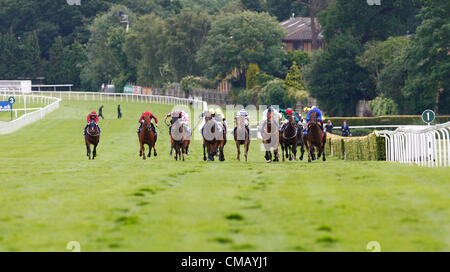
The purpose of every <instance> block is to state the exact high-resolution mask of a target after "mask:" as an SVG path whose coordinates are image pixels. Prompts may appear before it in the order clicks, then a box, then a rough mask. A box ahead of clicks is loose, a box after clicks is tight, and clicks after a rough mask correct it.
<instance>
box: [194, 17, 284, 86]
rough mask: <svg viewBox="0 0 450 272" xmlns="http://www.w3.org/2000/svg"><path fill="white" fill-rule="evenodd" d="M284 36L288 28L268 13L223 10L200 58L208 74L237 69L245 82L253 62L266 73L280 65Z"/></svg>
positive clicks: (221, 75) (216, 75)
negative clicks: (223, 12) (285, 28)
mask: <svg viewBox="0 0 450 272" xmlns="http://www.w3.org/2000/svg"><path fill="white" fill-rule="evenodd" d="M284 36H285V30H284V29H283V28H282V27H281V26H280V25H279V23H278V22H277V21H276V20H275V19H274V18H273V17H271V16H269V15H268V14H267V13H255V12H251V11H244V12H241V13H237V14H223V15H220V16H218V18H217V20H216V21H214V22H213V24H212V28H211V31H210V32H209V34H208V37H207V40H206V43H205V44H204V45H203V46H202V48H201V49H200V51H199V52H198V60H199V61H200V63H202V64H204V66H205V67H207V69H206V71H205V73H206V75H207V76H208V77H210V78H218V79H222V78H225V77H226V76H227V75H229V74H232V73H233V71H235V72H236V73H237V78H239V81H240V82H242V86H244V84H245V74H246V71H247V69H248V66H249V64H250V63H254V64H258V66H259V67H260V69H261V71H263V72H267V73H272V72H274V71H277V70H278V69H279V68H280V66H281V61H282V60H283V57H284V54H285V53H284V51H283V49H282V42H281V40H282V38H283V37H284Z"/></svg>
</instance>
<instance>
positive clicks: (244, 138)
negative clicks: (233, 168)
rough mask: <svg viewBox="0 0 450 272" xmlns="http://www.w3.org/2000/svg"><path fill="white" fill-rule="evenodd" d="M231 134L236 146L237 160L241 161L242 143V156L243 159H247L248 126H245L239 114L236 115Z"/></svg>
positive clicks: (248, 143)
mask: <svg viewBox="0 0 450 272" xmlns="http://www.w3.org/2000/svg"><path fill="white" fill-rule="evenodd" d="M233 135H234V141H235V142H236V148H237V160H238V161H241V145H244V156H245V161H247V156H248V148H249V146H250V135H249V131H248V128H247V127H246V126H245V122H244V118H243V117H241V116H239V117H236V127H235V128H234V131H233Z"/></svg>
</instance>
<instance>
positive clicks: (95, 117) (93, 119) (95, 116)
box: [84, 111, 101, 136]
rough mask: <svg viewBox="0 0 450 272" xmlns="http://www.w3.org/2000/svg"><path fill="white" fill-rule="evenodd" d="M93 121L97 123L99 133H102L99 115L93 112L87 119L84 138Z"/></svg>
mask: <svg viewBox="0 0 450 272" xmlns="http://www.w3.org/2000/svg"><path fill="white" fill-rule="evenodd" d="M91 121H94V122H95V125H96V126H97V127H98V133H101V130H100V127H99V126H98V115H97V112H95V111H92V112H91V113H89V114H88V116H87V118H86V122H87V124H86V126H85V127H84V136H86V130H87V128H88V126H89V124H90V123H91Z"/></svg>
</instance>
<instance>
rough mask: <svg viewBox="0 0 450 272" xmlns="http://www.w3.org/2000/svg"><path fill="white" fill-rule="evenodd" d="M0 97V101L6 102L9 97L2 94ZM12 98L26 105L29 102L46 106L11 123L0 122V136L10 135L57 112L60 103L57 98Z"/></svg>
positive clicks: (32, 96)
mask: <svg viewBox="0 0 450 272" xmlns="http://www.w3.org/2000/svg"><path fill="white" fill-rule="evenodd" d="M0 97H1V98H2V100H6V99H8V97H9V95H6V94H4V95H0ZM14 97H15V98H16V101H19V102H20V101H24V102H25V103H26V101H29V102H31V101H33V102H40V103H45V104H48V105H47V106H45V107H44V108H41V109H38V110H36V111H33V112H29V113H26V114H24V115H22V116H20V117H19V118H17V119H15V120H13V121H10V122H2V124H1V125H0V135H4V134H9V133H12V132H14V131H17V130H19V129H21V128H22V127H24V126H26V125H28V124H31V123H33V122H36V121H38V120H40V119H42V118H44V116H45V115H47V114H49V113H51V112H53V111H55V110H57V109H58V108H59V102H60V101H61V99H59V98H56V97H46V96H34V95H14ZM16 113H17V112H16Z"/></svg>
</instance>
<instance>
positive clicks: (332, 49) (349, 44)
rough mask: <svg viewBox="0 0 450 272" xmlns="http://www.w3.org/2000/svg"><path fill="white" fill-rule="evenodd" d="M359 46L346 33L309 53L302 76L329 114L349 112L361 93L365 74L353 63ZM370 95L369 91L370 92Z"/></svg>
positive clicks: (348, 114)
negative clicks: (308, 59)
mask: <svg viewBox="0 0 450 272" xmlns="http://www.w3.org/2000/svg"><path fill="white" fill-rule="evenodd" d="M361 51H362V48H360V45H359V43H358V41H357V40H356V38H354V37H353V36H351V35H350V34H341V35H337V36H335V37H334V39H333V40H331V41H330V42H329V43H328V44H327V48H326V49H325V50H317V51H316V53H314V54H313V58H312V63H311V65H310V67H309V69H307V73H306V74H305V75H306V77H305V78H306V80H307V83H308V87H309V91H310V94H311V96H313V97H315V98H317V100H318V102H319V104H320V106H321V108H322V109H323V110H325V111H326V112H327V113H328V114H330V115H336V116H353V115H355V113H356V105H357V103H358V101H359V100H360V99H362V98H372V97H365V88H364V84H362V83H363V82H364V81H365V80H366V78H367V77H368V76H367V74H366V72H365V71H364V70H363V69H362V68H361V67H360V66H359V65H358V64H357V63H356V59H355V58H356V56H358V55H360V54H361ZM372 95H373V94H372Z"/></svg>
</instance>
